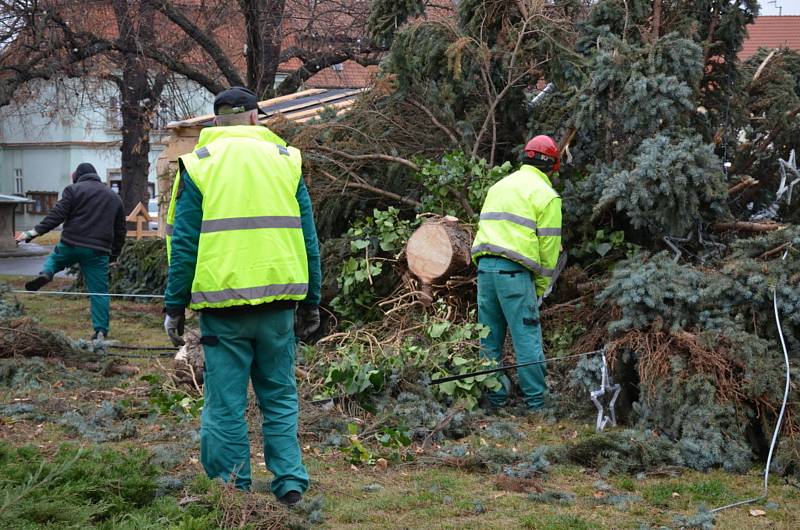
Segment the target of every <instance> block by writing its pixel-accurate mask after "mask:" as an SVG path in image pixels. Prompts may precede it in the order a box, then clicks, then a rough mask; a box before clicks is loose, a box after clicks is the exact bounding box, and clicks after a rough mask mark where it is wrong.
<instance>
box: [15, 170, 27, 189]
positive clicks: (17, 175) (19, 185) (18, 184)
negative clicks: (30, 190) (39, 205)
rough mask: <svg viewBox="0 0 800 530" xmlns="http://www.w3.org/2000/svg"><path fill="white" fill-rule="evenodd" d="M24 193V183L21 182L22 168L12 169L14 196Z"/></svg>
mask: <svg viewBox="0 0 800 530" xmlns="http://www.w3.org/2000/svg"><path fill="white" fill-rule="evenodd" d="M23 193H25V191H24V183H23V181H22V168H16V169H14V194H16V195H22V194H23Z"/></svg>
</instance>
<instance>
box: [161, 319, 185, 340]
mask: <svg viewBox="0 0 800 530" xmlns="http://www.w3.org/2000/svg"><path fill="white" fill-rule="evenodd" d="M185 323H186V315H185V314H184V312H183V311H181V312H172V314H170V313H167V316H166V318H164V329H165V330H167V335H168V336H169V340H171V341H172V344H173V345H174V346H183V345H184V344H186V343H185V342H184V340H183V326H184V324H185Z"/></svg>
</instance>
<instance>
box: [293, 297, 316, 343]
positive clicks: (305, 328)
mask: <svg viewBox="0 0 800 530" xmlns="http://www.w3.org/2000/svg"><path fill="white" fill-rule="evenodd" d="M318 329H319V306H316V305H308V304H300V305H299V306H298V307H297V313H296V314H295V318H294V334H295V336H296V337H298V338H299V339H300V340H302V341H305V340H307V339H308V338H309V337H310V336H311V334H312V333H314V332H315V331H317V330H318Z"/></svg>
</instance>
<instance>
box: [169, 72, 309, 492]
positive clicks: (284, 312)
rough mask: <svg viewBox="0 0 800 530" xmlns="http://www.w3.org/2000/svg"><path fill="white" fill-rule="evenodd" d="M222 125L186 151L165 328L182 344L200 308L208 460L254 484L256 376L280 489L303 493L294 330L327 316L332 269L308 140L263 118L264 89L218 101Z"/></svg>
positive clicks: (175, 198) (243, 483)
mask: <svg viewBox="0 0 800 530" xmlns="http://www.w3.org/2000/svg"><path fill="white" fill-rule="evenodd" d="M214 114H215V115H216V117H215V119H214V121H215V125H216V126H215V127H208V128H206V129H203V130H202V131H201V133H200V138H199V139H198V142H197V145H196V146H195V148H194V151H193V152H192V153H189V154H186V155H183V156H181V157H180V158H179V162H178V165H179V171H178V174H177V175H176V181H175V184H174V186H173V191H172V200H171V202H170V207H169V212H168V214H167V251H168V256H169V277H168V280H167V289H166V292H165V293H164V298H165V299H164V305H165V312H166V314H167V316H166V319H165V322H164V327H165V328H166V331H167V333H168V335H169V337H170V339H172V341H173V343H174V344H176V345H178V344H181V343H182V339H181V338H180V336H181V335H182V334H183V327H184V313H185V310H186V308H187V307H188V308H190V309H193V310H194V311H199V312H200V313H201V316H200V330H201V332H202V338H201V339H200V343H201V344H202V345H203V351H204V353H205V378H204V380H205V388H204V397H205V401H204V404H203V417H202V418H201V420H200V461H201V463H202V464H203V468H204V469H205V471H206V473H207V474H208V476H210V477H212V478H219V479H222V480H224V481H226V482H227V481H230V482H232V483H233V484H234V485H235V486H236V487H237V488H240V489H243V490H249V489H250V486H251V472H250V443H249V440H248V435H247V421H246V420H245V411H246V409H247V387H248V383H249V382H250V381H252V384H253V390H254V391H255V394H256V397H257V399H258V406H259V408H260V409H261V415H262V417H263V420H262V433H263V439H264V459H265V460H266V466H267V469H269V470H270V471H271V472H272V473H273V475H274V476H275V478H274V480H273V481H272V484H271V486H270V488H271V490H272V493H273V494H275V496H276V497H277V498H278V500H280V502H282V503H284V504H286V505H290V506H291V505H294V504H297V503H298V502H299V501H300V499H301V498H302V495H303V493H304V492H305V491H306V489H307V488H308V473H307V471H306V468H305V466H304V465H303V461H302V454H301V452H300V445H299V443H298V440H297V417H298V408H299V407H298V397H297V386H296V385H297V384H296V381H295V372H294V362H295V335H297V336H298V337H299V338H300V339H307V338H308V336H309V335H310V334H311V333H313V332H314V331H315V330H316V329H317V328H318V327H319V324H320V317H319V308H318V305H319V302H320V284H321V278H322V274H321V271H320V255H319V244H318V241H317V232H316V229H315V227H314V217H313V214H312V208H311V199H310V197H309V194H308V190H307V189H306V186H305V183H304V182H303V177H302V174H301V169H302V157H301V153H300V151H299V150H298V149H295V148H294V147H291V146H289V145H287V144H286V142H284V141H283V140H282V139H281V138H279V137H278V136H277V135H275V134H274V133H273V132H272V131H270V130H269V129H268V128H266V127H263V126H261V124H260V123H259V121H258V100H257V98H256V95H255V94H254V93H253V92H251V91H250V90H248V89H246V88H243V87H233V88H230V89H228V90H225V91H224V92H222V93H220V94H219V95H217V97H216V99H215V100H214Z"/></svg>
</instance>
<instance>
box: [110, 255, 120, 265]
mask: <svg viewBox="0 0 800 530" xmlns="http://www.w3.org/2000/svg"><path fill="white" fill-rule="evenodd" d="M117 259H119V256H115V255H114V254H111V255H110V256H109V257H108V264H109V265H113V264H114V263H116V262H117Z"/></svg>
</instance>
